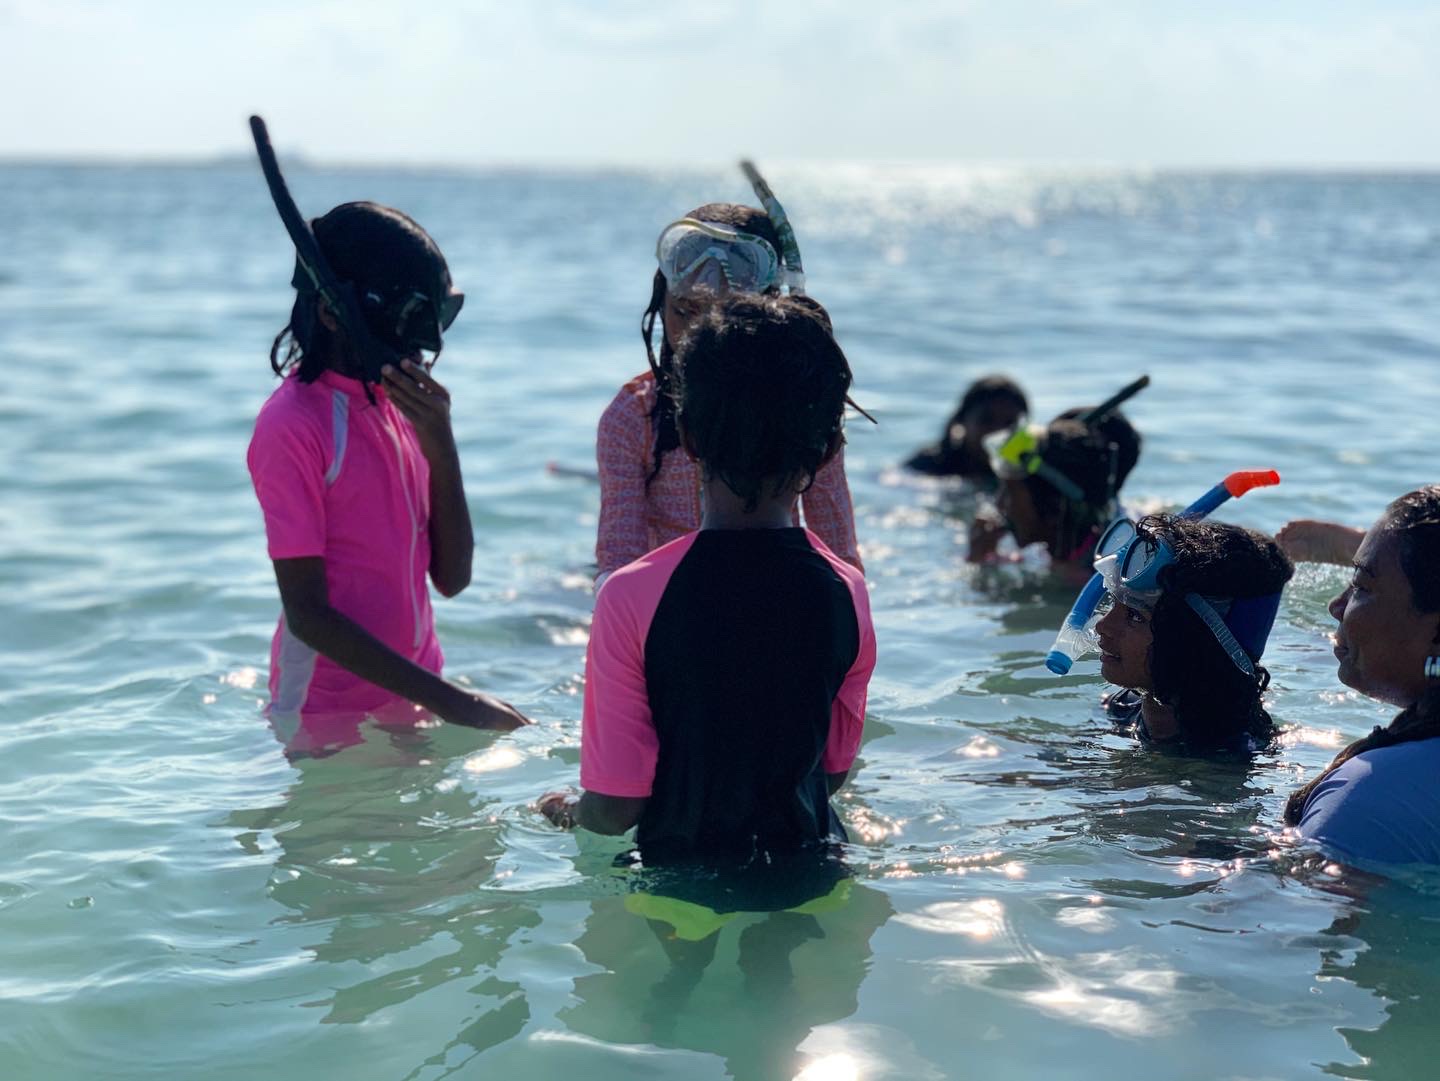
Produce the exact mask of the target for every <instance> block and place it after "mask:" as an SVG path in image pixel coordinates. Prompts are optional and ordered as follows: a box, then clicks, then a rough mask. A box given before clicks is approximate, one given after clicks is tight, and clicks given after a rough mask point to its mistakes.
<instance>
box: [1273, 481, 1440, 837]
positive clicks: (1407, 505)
mask: <svg viewBox="0 0 1440 1081" xmlns="http://www.w3.org/2000/svg"><path fill="white" fill-rule="evenodd" d="M1380 521H1381V522H1383V523H1384V524H1385V528H1386V530H1388V531H1389V532H1391V533H1393V534H1394V535H1395V539H1396V540H1397V541H1398V542H1399V546H1400V569H1401V570H1402V571H1404V572H1405V580H1406V581H1407V582H1409V584H1410V603H1411V604H1412V605H1414V606H1415V610H1416V611H1417V612H1426V613H1430V612H1436V613H1440V485H1435V484H1432V485H1428V486H1427V487H1424V488H1417V489H1416V490H1415V491H1413V492H1407V493H1406V494H1405V495H1402V496H1401V497H1400V498H1399V499H1397V500H1395V502H1393V503H1391V504H1390V505H1389V506H1388V507H1386V508H1385V513H1384V514H1383V515H1382V516H1381V518H1380ZM1436 736H1440V682H1433V681H1432V682H1431V684H1430V686H1429V687H1427V688H1426V690H1425V692H1424V693H1423V694H1422V695H1421V696H1420V698H1419V700H1418V701H1416V702H1414V703H1413V704H1411V705H1409V706H1406V707H1405V708H1404V709H1402V710H1401V711H1400V712H1399V713H1398V714H1396V716H1395V719H1394V720H1392V721H1391V722H1390V723H1389V724H1387V725H1385V726H1384V727H1383V728H1382V727H1380V726H1378V725H1377V726H1376V727H1375V728H1373V729H1372V730H1371V732H1370V734H1369V735H1368V736H1364V737H1363V738H1361V739H1357V740H1356V741H1355V742H1354V743H1352V744H1350V746H1348V747H1346V748H1345V749H1344V750H1343V751H1341V752H1340V753H1339V754H1337V755H1336V756H1335V758H1334V760H1333V761H1332V762H1331V763H1330V764H1329V765H1328V766H1326V767H1325V768H1324V769H1323V770H1321V771H1320V773H1319V774H1318V775H1316V776H1315V777H1314V778H1313V779H1311V780H1310V781H1309V782H1307V783H1306V784H1305V785H1303V786H1302V787H1300V788H1297V789H1296V790H1295V791H1294V792H1292V793H1290V798H1289V799H1288V800H1286V801H1285V824H1286V825H1287V826H1294V825H1296V824H1298V823H1299V821H1300V816H1301V815H1302V814H1303V813H1304V811H1305V801H1306V800H1308V799H1309V798H1310V793H1311V792H1313V791H1314V789H1315V786H1316V785H1318V784H1319V783H1320V782H1321V781H1322V780H1324V778H1325V777H1326V775H1328V774H1329V773H1330V772H1331V771H1332V770H1334V769H1336V768H1337V767H1338V766H1340V765H1341V764H1343V763H1345V762H1348V761H1349V760H1350V759H1352V758H1354V757H1355V756H1356V755H1357V754H1364V753H1365V752H1366V751H1373V750H1376V749H1378V748H1380V747H1393V746H1395V745H1396V744H1398V743H1412V742H1414V741H1416V740H1422V739H1434V738H1435V737H1436Z"/></svg>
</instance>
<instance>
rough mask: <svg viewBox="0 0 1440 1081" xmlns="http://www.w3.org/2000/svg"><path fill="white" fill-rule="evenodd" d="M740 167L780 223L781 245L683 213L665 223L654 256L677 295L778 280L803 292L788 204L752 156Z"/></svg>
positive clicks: (750, 288)
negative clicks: (785, 206) (783, 201)
mask: <svg viewBox="0 0 1440 1081" xmlns="http://www.w3.org/2000/svg"><path fill="white" fill-rule="evenodd" d="M740 168H741V170H742V171H743V172H744V173H745V178H746V179H747V180H749V181H750V186H751V187H752V188H753V189H754V191H755V197H756V198H757V199H759V200H760V206H761V208H762V209H763V210H764V211H765V216H766V217H768V218H769V219H770V223H771V224H772V225H773V226H774V227H775V235H776V236H777V237H778V238H779V240H780V250H779V251H778V252H777V251H776V250H775V247H774V245H772V244H771V243H770V242H769V241H768V240H766V239H765V238H764V237H761V236H756V235H755V234H753V233H746V232H742V231H741V230H739V229H736V228H735V227H734V226H732V225H724V224H721V223H719V222H709V221H701V220H699V219H698V218H681V219H680V220H679V221H675V222H671V223H670V224H669V225H667V226H666V227H665V228H664V229H662V230H661V231H660V237H659V239H658V240H657V241H656V242H655V259H656V261H657V262H658V263H659V264H660V273H661V274H662V275H664V277H665V285H666V287H667V288H668V289H669V290H670V291H671V292H673V293H676V294H677V295H684V294H686V293H689V292H692V291H695V290H699V289H705V290H709V291H711V292H719V291H720V289H721V288H722V286H723V287H725V288H728V289H730V290H733V291H736V292H742V293H763V292H764V291H765V290H766V289H769V288H771V287H772V286H773V287H784V288H786V289H788V290H789V291H790V293H791V294H792V295H796V296H803V295H804V293H805V268H804V265H803V264H802V262H801V259H800V245H799V243H798V242H797V241H796V239H795V229H794V227H792V226H791V224H790V219H789V217H788V216H787V215H786V214H785V208H784V207H783V206H781V205H780V200H779V199H777V198H775V193H774V192H773V191H771V190H770V185H769V184H767V183H766V182H765V178H764V177H763V176H761V175H760V171H759V170H758V169H756V168H755V165H754V163H753V162H749V161H742V162H741V163H740Z"/></svg>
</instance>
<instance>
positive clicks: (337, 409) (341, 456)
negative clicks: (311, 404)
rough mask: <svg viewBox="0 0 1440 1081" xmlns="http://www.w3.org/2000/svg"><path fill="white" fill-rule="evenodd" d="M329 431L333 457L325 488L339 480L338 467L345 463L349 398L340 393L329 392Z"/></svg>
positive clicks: (348, 438)
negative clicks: (332, 445)
mask: <svg viewBox="0 0 1440 1081" xmlns="http://www.w3.org/2000/svg"><path fill="white" fill-rule="evenodd" d="M330 430H331V438H332V440H333V444H334V452H335V456H334V458H333V459H332V460H331V462H330V468H329V469H327V470H326V471H325V486H326V487H327V488H328V487H330V485H332V484H334V483H335V482H336V481H337V480H339V479H340V467H341V466H342V465H343V464H344V463H345V446H346V444H347V443H348V442H349V441H350V398H349V397H348V396H347V395H346V394H344V393H343V392H342V391H338V390H335V391H331V392H330Z"/></svg>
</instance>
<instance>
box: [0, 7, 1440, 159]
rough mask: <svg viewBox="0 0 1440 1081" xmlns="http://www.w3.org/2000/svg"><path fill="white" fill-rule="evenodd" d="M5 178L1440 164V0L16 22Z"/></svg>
mask: <svg viewBox="0 0 1440 1081" xmlns="http://www.w3.org/2000/svg"><path fill="white" fill-rule="evenodd" d="M0 91H3V100H4V101H5V106H4V107H3V108H0V157H3V158H16V157H20V158H41V159H56V158H59V159H73V158H127V159H128V158H141V159H153V158H192V157H202V158H203V157H210V156H214V155H221V154H245V153H248V152H249V151H248V132H247V130H246V127H245V118H246V117H247V116H248V115H249V114H250V113H252V112H259V113H261V114H262V115H264V116H265V117H266V119H267V121H268V122H269V124H270V128H271V131H272V134H273V136H274V138H275V141H276V144H277V146H278V147H279V148H280V149H281V151H282V153H283V152H287V151H288V152H303V153H304V154H305V155H306V156H307V157H309V158H312V159H315V160H318V161H327V162H329V161H334V162H350V163H362V162H363V163H385V164H397V165H414V166H424V165H458V166H487V165H527V164H533V165H554V166H569V165H596V164H603V165H637V166H670V165H683V164H704V165H711V164H715V163H723V162H728V161H730V160H732V159H733V157H734V156H735V154H736V152H737V151H740V150H743V152H745V153H748V154H751V155H754V156H756V157H758V158H761V159H763V160H765V161H767V162H781V161H794V162H822V163H823V162H830V161H846V162H856V161H858V162H892V161H893V162H959V163H970V162H975V163H980V162H984V163H1015V164H1066V165H1075V164H1081V165H1140V166H1155V167H1207V166H1214V167H1238V168H1245V167H1257V166H1281V167H1305V166H1354V167H1362V168H1384V167H1389V166H1420V167H1428V168H1434V167H1440V111H1437V107H1436V106H1437V103H1440V2H1437V0H1359V2H1332V0H1304V2H1301V0H1184V2H1182V0H950V2H939V0H791V2H788V3H784V2H780V0H723V2H713V3H695V4H689V3H684V2H681V0H671V2H669V3H665V2H663V0H645V2H641V0H589V2H585V0H471V2H464V0H449V2H447V0H430V2H429V3H414V2H409V3H401V2H396V0H384V2H382V0H314V2H309V0H288V2H282V0H242V2H239V3H210V2H205V0H199V2H196V0H185V2H180V0H129V2H118V0H0Z"/></svg>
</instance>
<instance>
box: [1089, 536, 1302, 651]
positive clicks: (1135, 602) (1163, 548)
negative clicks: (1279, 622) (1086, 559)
mask: <svg viewBox="0 0 1440 1081" xmlns="http://www.w3.org/2000/svg"><path fill="white" fill-rule="evenodd" d="M1095 552H1096V556H1095V571H1096V573H1097V574H1099V575H1100V577H1101V579H1102V580H1103V581H1104V583H1105V589H1106V591H1107V592H1108V593H1109V594H1110V595H1111V596H1112V597H1114V598H1115V599H1116V600H1117V601H1119V602H1120V603H1121V604H1125V605H1128V606H1129V607H1132V608H1141V609H1145V610H1147V611H1148V610H1149V609H1152V608H1153V607H1154V606H1155V604H1156V602H1158V601H1159V599H1160V596H1161V594H1162V593H1163V592H1164V590H1163V589H1162V587H1161V585H1160V573H1161V571H1163V570H1164V569H1165V568H1166V567H1168V566H1170V564H1172V563H1174V562H1175V552H1174V549H1172V548H1171V547H1170V545H1169V544H1168V543H1166V541H1165V539H1164V538H1163V537H1142V536H1140V535H1139V534H1138V532H1137V529H1136V526H1135V523H1134V522H1132V521H1130V520H1129V519H1124V518H1122V519H1120V520H1119V521H1116V522H1113V523H1112V524H1111V525H1110V528H1109V529H1107V530H1106V531H1105V533H1104V535H1103V536H1101V538H1100V542H1099V543H1098V544H1097V545H1096V546H1095ZM1185 603H1186V604H1187V605H1189V607H1190V610H1191V611H1193V612H1194V613H1195V614H1196V615H1197V616H1199V617H1200V619H1201V621H1202V622H1203V623H1204V624H1205V626H1206V627H1207V628H1209V630H1210V633H1211V634H1213V635H1214V636H1215V640H1216V641H1217V642H1219V643H1220V648H1221V649H1223V650H1224V651H1225V653H1226V655H1227V656H1229V658H1230V660H1231V662H1232V663H1233V664H1234V665H1235V667H1236V668H1238V669H1240V671H1242V672H1244V673H1245V674H1246V675H1247V676H1250V677H1251V678H1252V679H1253V678H1254V676H1255V664H1256V662H1258V661H1259V660H1260V657H1261V654H1263V653H1264V651H1265V641H1266V639H1268V638H1269V637H1270V628H1271V627H1273V626H1274V625H1275V614H1276V613H1277V612H1278V611H1279V609H1280V593H1279V591H1276V592H1275V593H1270V594H1266V595H1265V596H1262V597H1244V598H1234V597H1207V596H1203V595H1201V594H1199V593H1194V592H1191V593H1186V594H1185Z"/></svg>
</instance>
